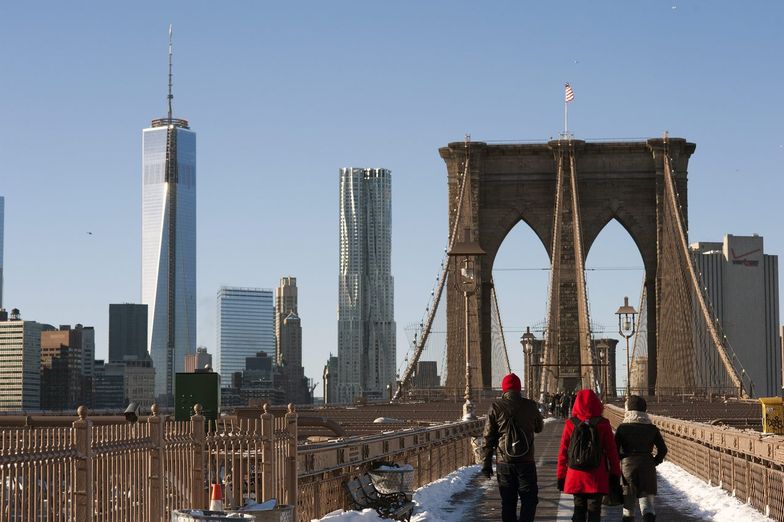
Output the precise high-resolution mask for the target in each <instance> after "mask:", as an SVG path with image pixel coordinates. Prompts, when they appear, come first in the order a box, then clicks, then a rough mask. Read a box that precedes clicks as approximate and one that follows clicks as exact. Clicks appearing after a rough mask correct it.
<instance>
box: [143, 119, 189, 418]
mask: <svg viewBox="0 0 784 522" xmlns="http://www.w3.org/2000/svg"><path fill="white" fill-rule="evenodd" d="M142 150H143V156H142V166H143V180H142V303H144V304H146V305H147V314H148V317H147V342H148V346H149V348H148V349H149V353H150V357H151V358H152V362H153V365H154V367H155V395H156V397H158V398H161V397H163V398H164V400H165V401H167V403H170V402H171V398H172V397H173V394H174V389H173V387H174V375H175V373H176V372H182V371H183V370H184V361H185V355H186V354H188V353H193V352H194V351H195V350H196V134H195V133H194V132H193V131H191V130H190V128H189V127H188V122H187V121H185V120H181V119H173V118H162V119H159V120H154V121H153V122H152V125H151V127H150V128H148V129H144V131H143V133H142Z"/></svg>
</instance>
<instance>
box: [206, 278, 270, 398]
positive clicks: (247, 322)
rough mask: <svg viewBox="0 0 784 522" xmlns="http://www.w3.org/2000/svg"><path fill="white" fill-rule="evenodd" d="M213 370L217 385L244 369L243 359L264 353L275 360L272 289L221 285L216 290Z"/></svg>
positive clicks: (229, 383) (225, 382) (222, 383)
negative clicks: (215, 374)
mask: <svg viewBox="0 0 784 522" xmlns="http://www.w3.org/2000/svg"><path fill="white" fill-rule="evenodd" d="M216 347H217V348H216V353H215V359H216V370H217V372H218V373H220V376H221V386H223V387H228V386H231V375H232V374H233V373H234V372H241V371H244V370H245V358H246V357H254V356H255V355H256V354H257V353H258V352H265V353H266V354H267V355H268V356H269V357H270V359H273V358H274V357H275V312H274V306H273V298H272V290H266V289H262V288H239V287H230V286H222V287H221V288H220V289H219V290H218V321H217V339H216Z"/></svg>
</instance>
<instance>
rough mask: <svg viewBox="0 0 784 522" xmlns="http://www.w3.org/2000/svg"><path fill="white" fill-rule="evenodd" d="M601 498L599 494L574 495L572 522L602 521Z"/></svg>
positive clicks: (601, 495)
mask: <svg viewBox="0 0 784 522" xmlns="http://www.w3.org/2000/svg"><path fill="white" fill-rule="evenodd" d="M602 497H604V495H603V494H601V493H575V495H574V515H572V522H586V520H587V522H599V521H600V520H601V519H602ZM586 517H587V518H586Z"/></svg>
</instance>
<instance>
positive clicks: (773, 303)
mask: <svg viewBox="0 0 784 522" xmlns="http://www.w3.org/2000/svg"><path fill="white" fill-rule="evenodd" d="M690 249H691V251H692V253H693V255H694V259H695V264H696V267H697V269H698V270H699V271H700V273H701V274H702V282H703V284H704V285H705V287H706V290H707V295H708V297H709V298H710V301H711V305H712V308H713V312H714V313H715V314H716V317H717V318H718V319H719V324H721V326H722V329H723V330H724V335H726V336H727V340H728V341H729V344H730V345H731V346H732V348H733V350H734V351H735V353H736V354H737V356H738V359H739V360H740V363H741V365H742V366H743V369H745V370H746V372H748V374H749V377H750V378H751V380H752V381H753V383H754V395H755V396H756V397H769V396H774V395H778V394H779V392H780V391H781V348H780V341H779V335H778V328H779V277H778V264H779V260H778V256H773V255H768V254H765V253H764V250H763V249H764V245H763V240H762V236H758V235H756V234H755V235H753V236H733V235H731V234H727V235H726V236H724V241H723V242H721V243H718V242H702V243H694V244H692V245H691V246H690ZM713 352H714V351H713V350H708V349H706V350H705V353H707V356H708V357H709V360H708V361H705V363H706V364H707V365H709V366H710V365H711V364H718V362H717V361H715V360H714V359H716V357H717V356H716V355H715V354H714V353H713ZM698 362H699V361H698ZM698 368H699V365H698Z"/></svg>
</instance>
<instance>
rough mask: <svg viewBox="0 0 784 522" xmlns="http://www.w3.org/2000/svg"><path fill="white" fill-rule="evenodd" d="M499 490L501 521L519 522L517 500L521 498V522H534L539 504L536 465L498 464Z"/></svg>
mask: <svg viewBox="0 0 784 522" xmlns="http://www.w3.org/2000/svg"><path fill="white" fill-rule="evenodd" d="M496 474H497V475H498V489H499V490H500V491H501V520H502V521H503V522H517V521H518V518H517V499H518V497H519V498H520V519H519V520H520V522H533V520H534V515H536V504H538V503H539V486H538V485H537V483H536V464H535V463H534V462H522V463H520V464H507V463H505V462H499V463H498V464H496Z"/></svg>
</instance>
